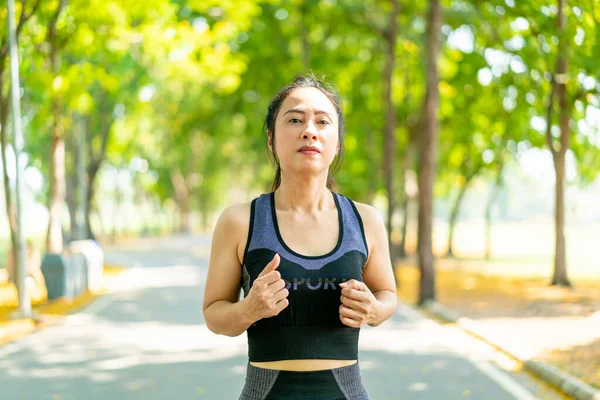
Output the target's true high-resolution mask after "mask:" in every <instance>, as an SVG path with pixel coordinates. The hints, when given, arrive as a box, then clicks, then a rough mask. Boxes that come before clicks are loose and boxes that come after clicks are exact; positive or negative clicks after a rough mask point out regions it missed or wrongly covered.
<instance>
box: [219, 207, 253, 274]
mask: <svg viewBox="0 0 600 400" xmlns="http://www.w3.org/2000/svg"><path fill="white" fill-rule="evenodd" d="M251 205H252V201H247V202H244V203H237V204H232V205H230V206H228V207H226V208H225V209H224V210H223V211H222V212H221V215H220V216H219V220H218V222H217V226H216V227H215V235H220V236H223V237H224V238H225V237H226V238H227V241H228V242H229V243H230V244H231V245H234V246H235V250H236V254H237V256H238V259H239V261H240V264H241V262H242V260H243V256H244V249H245V248H246V241H247V240H248V231H249V229H250V207H251Z"/></svg>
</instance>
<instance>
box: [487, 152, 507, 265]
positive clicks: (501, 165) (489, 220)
mask: <svg viewBox="0 0 600 400" xmlns="http://www.w3.org/2000/svg"><path fill="white" fill-rule="evenodd" d="M499 157H501V156H499ZM503 170H504V163H503V162H499V164H498V171H497V174H498V175H497V176H496V182H495V183H494V186H492V191H491V193H490V198H489V200H488V203H487V206H486V207H485V259H486V260H488V261H489V260H490V259H491V258H492V207H493V206H494V204H495V203H496V199H497V197H498V193H500V188H501V187H502V172H503Z"/></svg>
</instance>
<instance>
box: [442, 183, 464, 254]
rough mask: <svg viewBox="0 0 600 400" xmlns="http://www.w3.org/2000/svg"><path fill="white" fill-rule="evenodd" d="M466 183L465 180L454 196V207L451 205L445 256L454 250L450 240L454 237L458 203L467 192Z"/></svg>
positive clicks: (459, 203)
mask: <svg viewBox="0 0 600 400" xmlns="http://www.w3.org/2000/svg"><path fill="white" fill-rule="evenodd" d="M468 184H469V183H468V182H465V184H464V185H463V186H462V187H461V188H460V191H459V192H458V196H457V197H456V201H455V202H454V207H452V212H451V213H450V221H449V227H448V251H447V252H446V256H448V257H454V251H453V249H452V240H453V239H454V227H455V226H456V219H457V218H458V213H459V211H460V205H461V203H462V200H463V198H464V197H465V193H466V192H467V185H468Z"/></svg>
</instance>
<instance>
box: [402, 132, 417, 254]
mask: <svg viewBox="0 0 600 400" xmlns="http://www.w3.org/2000/svg"><path fill="white" fill-rule="evenodd" d="M415 147H416V146H415V143H414V140H413V137H412V135H411V136H410V138H409V143H408V145H407V147H406V153H405V154H404V185H403V186H404V196H403V199H402V215H403V216H404V221H402V239H401V241H400V245H399V246H398V257H400V258H406V257H407V256H408V254H407V252H406V234H407V232H408V222H409V220H410V215H409V207H410V199H411V193H410V191H409V190H407V182H409V180H410V177H411V172H412V165H413V161H414V157H415Z"/></svg>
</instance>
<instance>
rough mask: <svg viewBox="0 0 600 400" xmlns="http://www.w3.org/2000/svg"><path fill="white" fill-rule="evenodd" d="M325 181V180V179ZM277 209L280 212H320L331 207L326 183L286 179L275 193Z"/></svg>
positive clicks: (315, 180)
mask: <svg viewBox="0 0 600 400" xmlns="http://www.w3.org/2000/svg"><path fill="white" fill-rule="evenodd" d="M325 179H327V178H325ZM275 198H276V203H277V209H278V210H280V211H302V212H308V213H310V212H314V211H321V210H324V209H326V208H329V207H331V206H332V203H333V199H332V197H331V192H330V191H329V189H327V186H326V181H325V182H322V181H321V179H319V180H317V179H311V180H303V181H301V182H300V181H298V180H292V179H286V180H283V179H282V182H281V185H280V186H279V188H277V190H276V191H275Z"/></svg>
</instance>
